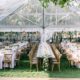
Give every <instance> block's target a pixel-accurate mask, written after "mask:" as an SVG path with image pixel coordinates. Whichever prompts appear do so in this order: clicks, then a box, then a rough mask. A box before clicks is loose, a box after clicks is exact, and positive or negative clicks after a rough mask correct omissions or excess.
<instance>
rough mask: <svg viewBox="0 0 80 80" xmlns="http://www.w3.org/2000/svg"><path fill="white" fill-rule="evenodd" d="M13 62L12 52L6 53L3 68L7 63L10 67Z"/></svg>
mask: <svg viewBox="0 0 80 80" xmlns="http://www.w3.org/2000/svg"><path fill="white" fill-rule="evenodd" d="M11 62H12V54H4V60H3V68H4V69H5V67H6V66H5V64H7V65H8V67H10V65H11Z"/></svg>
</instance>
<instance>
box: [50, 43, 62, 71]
mask: <svg viewBox="0 0 80 80" xmlns="http://www.w3.org/2000/svg"><path fill="white" fill-rule="evenodd" d="M51 48H52V50H53V54H54V55H55V59H53V60H52V71H53V69H54V66H55V65H58V69H59V71H60V59H61V56H62V54H60V52H59V50H58V49H57V48H56V46H55V45H54V44H51Z"/></svg>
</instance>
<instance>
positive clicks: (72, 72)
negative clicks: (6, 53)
mask: <svg viewBox="0 0 80 80" xmlns="http://www.w3.org/2000/svg"><path fill="white" fill-rule="evenodd" d="M0 77H34V78H35V77H39V78H52V77H55V78H56V77H57V78H80V69H77V68H76V67H69V64H68V61H67V59H66V58H64V57H62V59H61V71H60V72H59V71H58V69H57V67H55V70H54V71H53V72H49V71H44V70H40V71H38V72H37V71H36V68H35V66H33V69H32V71H30V69H29V62H28V61H27V60H25V58H24V59H21V62H20V66H17V67H15V69H5V70H0Z"/></svg>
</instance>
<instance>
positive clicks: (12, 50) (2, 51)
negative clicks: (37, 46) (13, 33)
mask: <svg viewBox="0 0 80 80" xmlns="http://www.w3.org/2000/svg"><path fill="white" fill-rule="evenodd" d="M27 44H28V42H23V43H22V42H18V43H15V44H13V45H10V46H7V47H5V48H3V49H0V69H2V63H3V59H4V54H5V53H6V54H12V63H11V67H10V68H14V67H15V58H16V53H17V51H18V50H19V49H20V48H23V47H24V48H26V47H27ZM5 66H7V65H5Z"/></svg>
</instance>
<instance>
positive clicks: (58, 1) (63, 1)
mask: <svg viewBox="0 0 80 80" xmlns="http://www.w3.org/2000/svg"><path fill="white" fill-rule="evenodd" d="M39 1H40V2H41V4H42V6H43V7H47V6H48V4H49V3H50V2H52V3H54V4H55V5H60V6H61V7H64V6H65V5H68V3H69V2H70V1H71V0H39Z"/></svg>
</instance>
